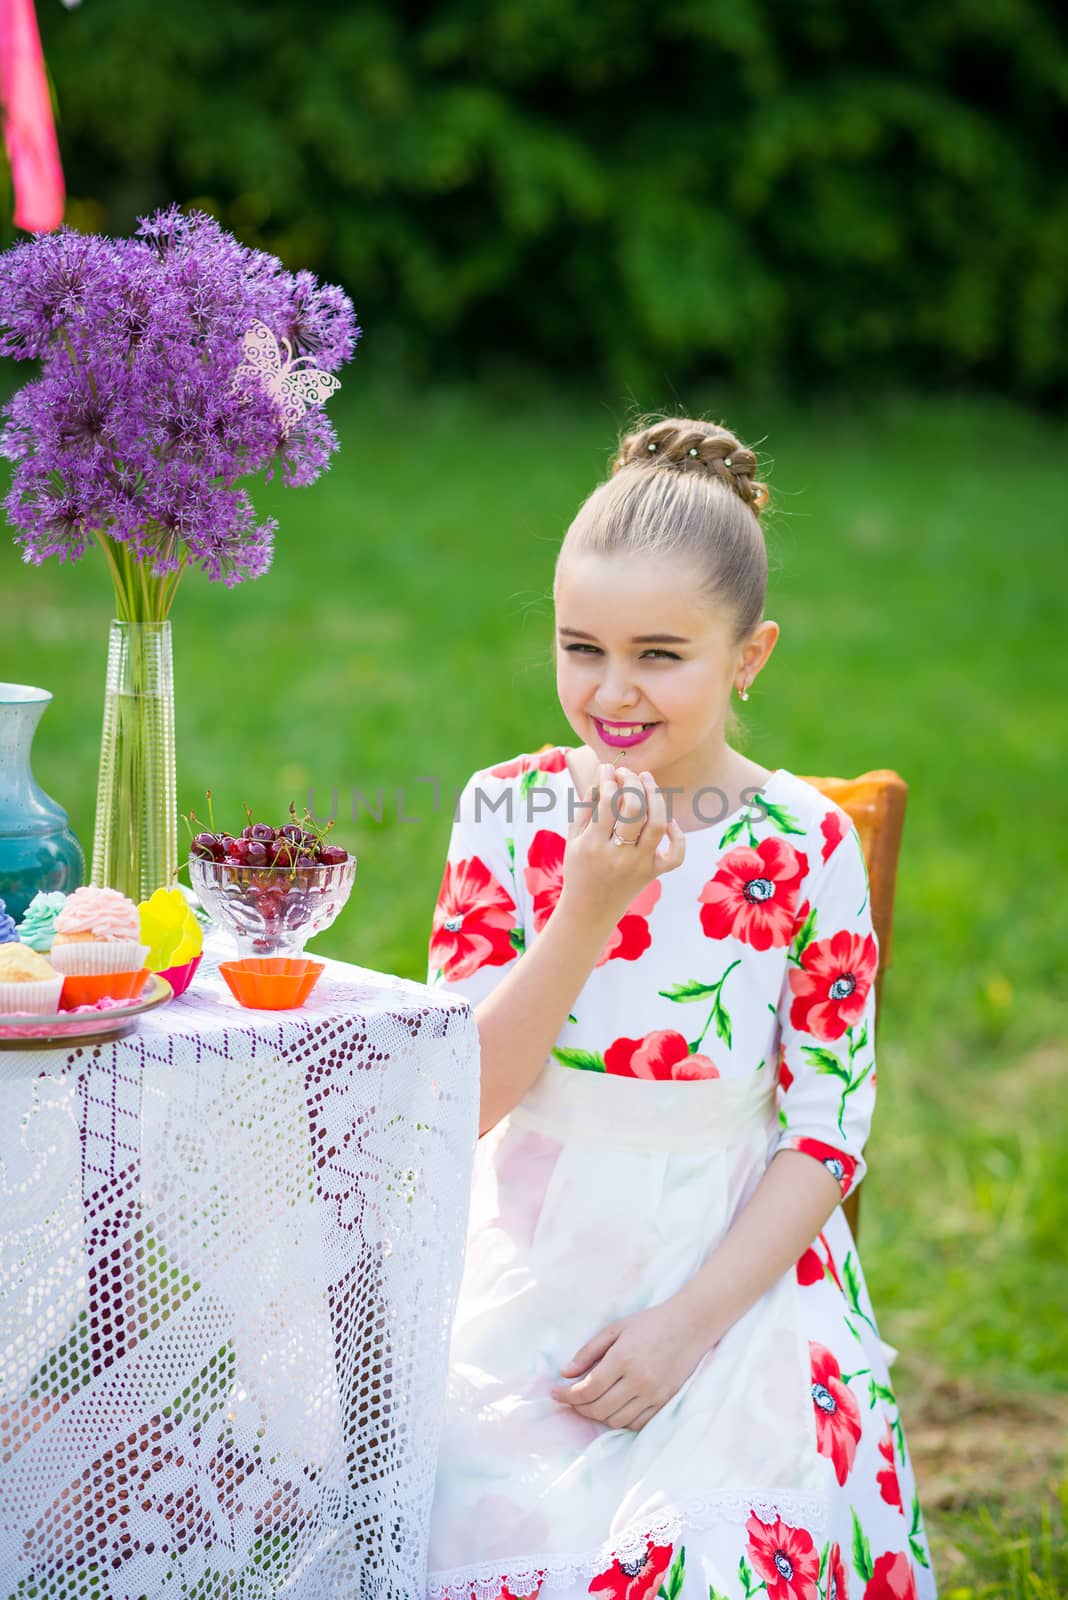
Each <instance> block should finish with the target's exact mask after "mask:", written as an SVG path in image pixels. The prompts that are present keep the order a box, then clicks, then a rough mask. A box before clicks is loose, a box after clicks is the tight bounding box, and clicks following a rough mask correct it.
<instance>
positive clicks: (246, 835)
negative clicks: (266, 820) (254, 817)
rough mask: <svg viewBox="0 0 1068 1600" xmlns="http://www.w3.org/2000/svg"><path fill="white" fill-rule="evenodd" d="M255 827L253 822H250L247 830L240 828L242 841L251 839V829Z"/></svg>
mask: <svg viewBox="0 0 1068 1600" xmlns="http://www.w3.org/2000/svg"><path fill="white" fill-rule="evenodd" d="M255 826H256V824H255V823H254V822H250V823H249V825H248V827H247V828H242V829H241V837H242V839H251V838H252V830H253V828H254V827H255Z"/></svg>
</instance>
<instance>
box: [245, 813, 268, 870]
mask: <svg viewBox="0 0 1068 1600" xmlns="http://www.w3.org/2000/svg"><path fill="white" fill-rule="evenodd" d="M256 826H257V828H258V827H260V826H261V824H260V823H258V822H257V824H256ZM269 860H270V855H269V853H268V850H267V846H266V845H265V844H264V842H263V840H262V839H250V840H249V842H248V849H247V850H246V851H245V865H246V866H249V867H265V866H266V865H267V863H268V861H269Z"/></svg>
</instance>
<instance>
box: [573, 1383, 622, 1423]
mask: <svg viewBox="0 0 1068 1600" xmlns="http://www.w3.org/2000/svg"><path fill="white" fill-rule="evenodd" d="M631 1393H632V1391H631V1390H630V1389H629V1388H628V1386H627V1383H626V1380H625V1379H623V1378H617V1379H616V1381H615V1383H613V1384H612V1386H611V1388H609V1389H606V1390H605V1392H604V1394H603V1395H601V1396H600V1398H599V1399H597V1400H591V1401H589V1402H588V1403H587V1404H585V1405H577V1406H576V1407H575V1410H576V1411H577V1412H579V1413H580V1415H581V1416H584V1417H589V1419H590V1421H591V1422H607V1421H608V1419H609V1417H610V1416H611V1415H612V1413H613V1412H614V1411H618V1410H619V1409H620V1408H621V1407H622V1406H623V1405H624V1404H625V1403H626V1402H627V1400H628V1399H629V1397H630V1395H631Z"/></svg>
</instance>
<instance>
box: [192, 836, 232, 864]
mask: <svg viewBox="0 0 1068 1600" xmlns="http://www.w3.org/2000/svg"><path fill="white" fill-rule="evenodd" d="M189 848H190V850H191V851H192V852H193V854H194V855H196V856H199V857H200V858H201V860H202V861H221V860H222V859H223V856H224V855H225V853H226V852H225V851H224V850H223V848H222V846H221V845H220V843H219V841H218V839H217V838H216V837H215V835H214V834H213V833H198V834H197V836H196V838H195V839H194V840H193V843H192V844H191V845H190V847H189Z"/></svg>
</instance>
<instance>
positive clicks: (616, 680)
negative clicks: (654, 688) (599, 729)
mask: <svg viewBox="0 0 1068 1600" xmlns="http://www.w3.org/2000/svg"><path fill="white" fill-rule="evenodd" d="M640 698H641V696H640V694H639V692H638V689H637V687H636V685H635V684H634V683H633V682H632V681H631V678H630V676H629V674H628V673H626V672H621V671H619V670H618V669H615V668H612V667H608V668H607V669H606V671H605V675H604V678H603V679H602V681H601V692H600V694H599V695H598V699H599V700H600V701H601V703H602V704H603V705H604V706H605V707H608V706H613V707H615V708H616V709H618V710H620V711H628V710H629V709H630V707H631V706H636V705H637V704H638V701H639V699H640Z"/></svg>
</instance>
